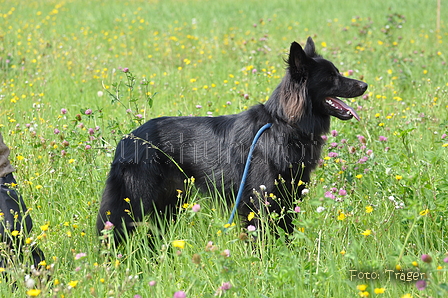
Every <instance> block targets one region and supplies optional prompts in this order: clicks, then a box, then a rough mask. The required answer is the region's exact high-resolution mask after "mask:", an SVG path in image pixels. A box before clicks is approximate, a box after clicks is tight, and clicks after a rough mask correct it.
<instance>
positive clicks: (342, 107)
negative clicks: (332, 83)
mask: <svg viewBox="0 0 448 298" xmlns="http://www.w3.org/2000/svg"><path fill="white" fill-rule="evenodd" d="M325 107H326V108H327V110H328V114H330V115H331V116H334V117H337V118H339V119H341V120H350V119H352V118H353V117H355V118H356V120H358V121H359V120H360V118H359V116H358V114H357V113H356V112H355V110H354V109H353V108H352V107H350V106H349V105H347V104H345V103H344V102H343V101H342V100H340V99H339V98H337V97H327V98H325Z"/></svg>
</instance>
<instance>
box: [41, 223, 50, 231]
mask: <svg viewBox="0 0 448 298" xmlns="http://www.w3.org/2000/svg"><path fill="white" fill-rule="evenodd" d="M48 228H49V225H43V226H40V229H41V230H42V231H44V232H45V231H48Z"/></svg>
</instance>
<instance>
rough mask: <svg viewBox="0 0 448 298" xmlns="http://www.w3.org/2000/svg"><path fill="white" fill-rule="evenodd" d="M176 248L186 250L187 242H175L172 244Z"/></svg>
mask: <svg viewBox="0 0 448 298" xmlns="http://www.w3.org/2000/svg"><path fill="white" fill-rule="evenodd" d="M171 244H172V245H173V246H174V247H177V248H180V249H184V248H185V240H174V241H173V242H171Z"/></svg>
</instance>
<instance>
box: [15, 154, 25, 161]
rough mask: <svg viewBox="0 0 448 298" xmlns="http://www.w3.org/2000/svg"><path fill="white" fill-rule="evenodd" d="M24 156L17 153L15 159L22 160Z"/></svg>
mask: <svg viewBox="0 0 448 298" xmlns="http://www.w3.org/2000/svg"><path fill="white" fill-rule="evenodd" d="M24 159H25V157H23V156H22V155H17V160H24Z"/></svg>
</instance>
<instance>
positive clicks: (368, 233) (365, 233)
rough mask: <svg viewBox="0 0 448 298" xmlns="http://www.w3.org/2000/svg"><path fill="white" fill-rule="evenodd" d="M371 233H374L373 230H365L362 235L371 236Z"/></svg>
mask: <svg viewBox="0 0 448 298" xmlns="http://www.w3.org/2000/svg"><path fill="white" fill-rule="evenodd" d="M370 234H372V230H365V231H364V232H362V233H361V235H364V236H369V235H370Z"/></svg>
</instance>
